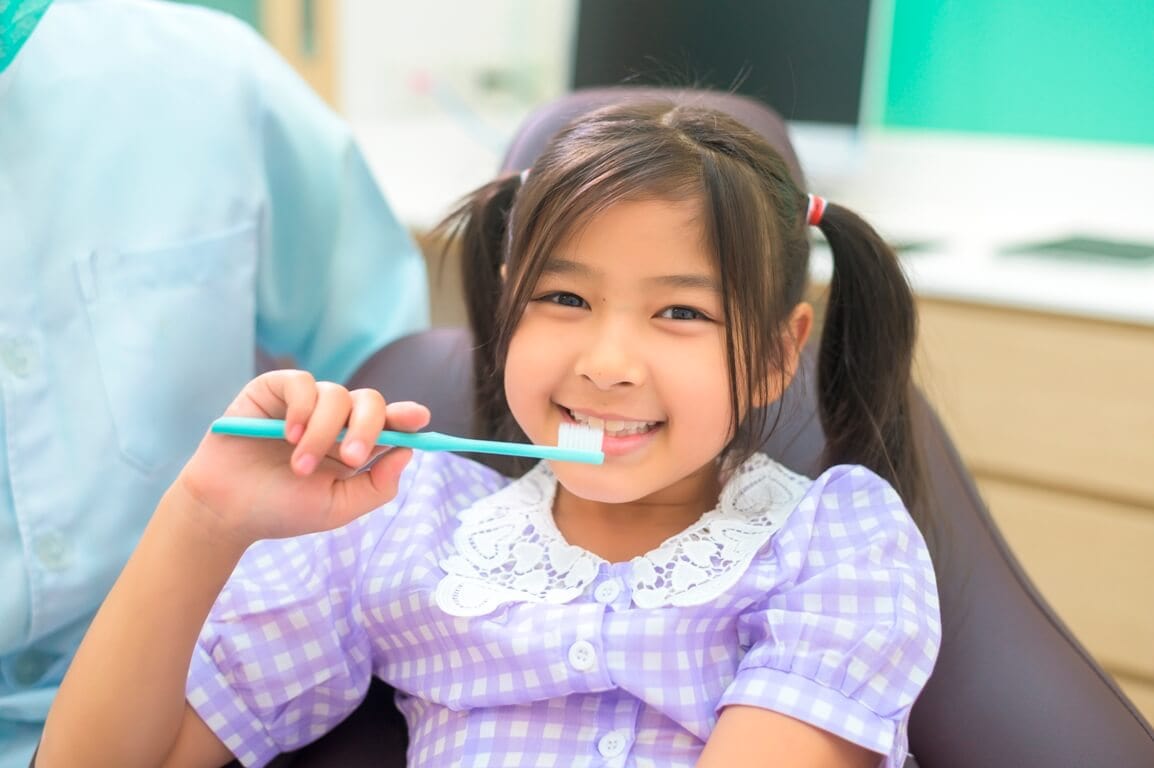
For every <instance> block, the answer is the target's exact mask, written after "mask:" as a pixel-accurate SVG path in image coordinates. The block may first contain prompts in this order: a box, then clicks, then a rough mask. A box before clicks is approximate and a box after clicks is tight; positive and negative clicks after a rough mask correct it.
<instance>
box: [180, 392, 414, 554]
mask: <svg viewBox="0 0 1154 768" xmlns="http://www.w3.org/2000/svg"><path fill="white" fill-rule="evenodd" d="M226 414H227V415H229V416H255V417H265V418H274V419H278V418H280V419H284V420H285V430H286V435H287V441H281V440H269V439H251V438H244V437H235V436H231V435H218V434H212V433H209V434H208V435H206V436H205V438H204V440H202V441H201V444H200V447H199V448H198V449H197V451H196V453H195V454H194V455H193V457H192V459H190V460H189V462H188V464H187V465H185V468H184V470H183V471H182V472H181V474H180V477H179V478H178V480H177V486H179V487H181V488H183V490H184V491H185V492H187V493H188V494H189V495H190V496H191V497H192V498H193V499H194V500H195V502H196V506H197V507H198V508H199V509H198V511H197V512H196V514H203V515H207V516H210V519H207V520H205V521H204V522H206V523H209V524H212V525H214V526H219V527H220V528H219V530H221V532H223V533H225V534H226V535H229V536H230V537H233V536H234V537H236V541H237V542H238V543H240V544H242V545H244V546H246V545H247V544H249V543H251V542H253V541H256V540H258V539H269V538H282V537H287V536H297V535H301V534H306V533H315V532H318V531H324V530H329V529H331V528H337V527H340V526H342V525H345V524H346V523H349V522H351V521H352V520H354V519H356V518H357V517H359V516H361V515H363V514H365V513H366V512H368V511H370V510H372V509H375V508H376V507H378V506H380V505H381V504H384V503H386V502H388V501H390V500H391V499H392V498H393V497H394V496H395V495H396V493H397V482H398V479H399V477H400V474H401V470H403V469H404V467H405V464H407V463H408V461H409V458H410V457H411V456H412V451H410V450H408V449H406V448H392V449H388V448H382V447H378V446H376V445H375V440H376V438H377V434H378V433H379V432H380V431H381V430H382V429H384V428H385V427H386V425H387V426H388V428H389V429H395V430H401V431H407V432H411V431H415V430H418V429H420V428H421V427H423V426H425V425H426V424H427V423H428V421H429V411H428V409H427V408H425V407H424V406H422V405H418V404H416V403H408V402H402V403H393V404H391V405H386V403H385V400H384V398H383V397H381V395H380V393H379V392H377V391H375V390H371V389H358V390H354V391H352V392H350V391H348V390H347V389H345V388H344V387H342V386H341V385H339V384H333V383H331V382H318V381H316V380H314V379H313V377H312V376H311V375H310V374H308V373H307V372H305V371H273V372H270V373H266V374H264V375H262V376H259V377H258V378H256V379H254V380H252V381H251V382H249V384H248V385H247V386H246V387H245V388H244V390H243V391H242V392H241V393H240V395H239V396H238V397H237V398H236V400H235V401H233V403H232V405H230V406H229V408H228V410H227V411H226ZM346 427H347V429H348V433H347V434H346V436H345V439H344V440H343V441H342V442H340V443H338V442H337V435H338V434H339V433H340V431H341V430H342V429H345V428H346ZM381 453H386V455H384V456H381V457H380V458H379V459H378V460H377V461H375V462H374V463H373V464H372V467H371V468H370V469H367V470H365V471H363V472H357V470H358V469H359V468H360V467H363V466H364V465H365V464H366V463H367V462H369V461H370V460H371V459H373V458H374V457H376V456H378V455H379V454H381Z"/></svg>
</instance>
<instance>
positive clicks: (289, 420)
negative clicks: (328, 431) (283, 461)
mask: <svg viewBox="0 0 1154 768" xmlns="http://www.w3.org/2000/svg"><path fill="white" fill-rule="evenodd" d="M268 375H269V376H270V377H272V380H271V381H270V386H271V387H273V388H274V389H275V391H277V394H279V396H280V397H281V398H282V399H283V400H284V403H285V416H284V421H285V439H286V440H288V441H289V443H291V444H293V445H296V444H297V443H299V442H300V439H301V436H302V435H304V431H305V425H306V424H308V422H309V418H310V417H311V416H312V413H313V410H314V409H315V408H316V405H317V398H318V397H319V393H318V391H317V380H316V379H314V378H313V375H312V374H311V373H309V372H308V371H274V372H273V373H271V374H268Z"/></svg>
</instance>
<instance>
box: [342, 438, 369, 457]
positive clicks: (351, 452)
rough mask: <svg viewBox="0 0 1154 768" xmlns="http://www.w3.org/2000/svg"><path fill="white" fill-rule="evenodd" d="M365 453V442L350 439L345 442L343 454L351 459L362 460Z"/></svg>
mask: <svg viewBox="0 0 1154 768" xmlns="http://www.w3.org/2000/svg"><path fill="white" fill-rule="evenodd" d="M365 453H366V449H365V444H364V443H362V442H361V441H360V440H351V441H349V442H347V443H345V455H346V456H348V457H349V458H350V459H352V460H353V461H358V462H359V461H364V459H365Z"/></svg>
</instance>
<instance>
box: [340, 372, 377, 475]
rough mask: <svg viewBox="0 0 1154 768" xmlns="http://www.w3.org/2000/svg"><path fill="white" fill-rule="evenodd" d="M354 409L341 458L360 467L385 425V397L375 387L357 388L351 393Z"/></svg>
mask: <svg viewBox="0 0 1154 768" xmlns="http://www.w3.org/2000/svg"><path fill="white" fill-rule="evenodd" d="M349 400H350V402H351V403H352V411H351V412H350V414H349V426H348V432H347V433H346V434H345V438H344V440H343V441H341V445H340V454H339V455H340V459H341V461H343V462H344V463H345V464H347V465H348V466H350V467H359V466H361V465H362V464H364V463H365V461H367V460H368V458H369V452H370V451H372V449H373V446H374V445H376V442H377V436H378V435H379V434H380V432H381V430H382V429H384V426H385V398H384V397H382V396H381V393H380V392H378V391H377V390H375V389H356V390H353V391H352V392H350V393H349Z"/></svg>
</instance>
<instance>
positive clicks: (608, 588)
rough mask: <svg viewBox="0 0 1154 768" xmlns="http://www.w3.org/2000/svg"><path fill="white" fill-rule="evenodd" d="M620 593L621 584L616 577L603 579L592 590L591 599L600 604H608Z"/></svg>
mask: <svg viewBox="0 0 1154 768" xmlns="http://www.w3.org/2000/svg"><path fill="white" fill-rule="evenodd" d="M620 594H621V584H620V583H619V582H618V581H617V580H616V579H610V580H609V581H603V582H601V583H600V584H598V585H597V587H596V589H594V590H593V599H594V600H596V601H597V602H599V603H601V604H602V605H609V603H612V602H613V601H614V600H616V599H617V596H618V595H620Z"/></svg>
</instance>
